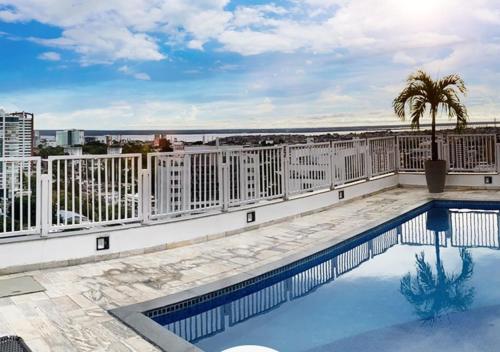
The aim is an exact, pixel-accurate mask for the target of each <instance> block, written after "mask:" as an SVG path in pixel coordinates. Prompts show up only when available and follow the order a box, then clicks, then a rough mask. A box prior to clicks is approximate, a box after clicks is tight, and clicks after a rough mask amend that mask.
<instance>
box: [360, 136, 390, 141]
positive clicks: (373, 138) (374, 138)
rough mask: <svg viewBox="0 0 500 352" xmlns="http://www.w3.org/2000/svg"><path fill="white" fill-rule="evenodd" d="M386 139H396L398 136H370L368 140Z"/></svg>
mask: <svg viewBox="0 0 500 352" xmlns="http://www.w3.org/2000/svg"><path fill="white" fill-rule="evenodd" d="M384 139H396V136H385V137H370V138H367V140H368V141H376V140H384Z"/></svg>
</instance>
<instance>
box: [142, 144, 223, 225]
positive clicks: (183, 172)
mask: <svg viewBox="0 0 500 352" xmlns="http://www.w3.org/2000/svg"><path fill="white" fill-rule="evenodd" d="M148 169H149V170H151V182H152V183H151V218H152V219H154V218H158V217H161V216H166V215H170V216H178V215H182V214H186V213H197V212H200V211H207V210H210V209H217V208H221V207H222V154H221V152H220V151H218V150H216V151H213V150H211V151H199V152H180V153H175V152H173V153H151V154H149V155H148Z"/></svg>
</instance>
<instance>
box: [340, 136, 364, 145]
mask: <svg viewBox="0 0 500 352" xmlns="http://www.w3.org/2000/svg"><path fill="white" fill-rule="evenodd" d="M353 142H359V143H366V139H365V138H355V139H343V140H340V141H333V142H332V145H334V144H341V143H353Z"/></svg>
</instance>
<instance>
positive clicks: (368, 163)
mask: <svg viewBox="0 0 500 352" xmlns="http://www.w3.org/2000/svg"><path fill="white" fill-rule="evenodd" d="M365 153H366V154H365V155H366V157H365V161H366V166H365V167H366V178H367V179H368V180H369V179H370V178H372V151H371V148H370V141H369V140H368V139H366V146H365Z"/></svg>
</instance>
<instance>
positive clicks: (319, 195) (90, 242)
mask: <svg viewBox="0 0 500 352" xmlns="http://www.w3.org/2000/svg"><path fill="white" fill-rule="evenodd" d="M485 176H491V178H492V179H491V180H492V183H491V184H485ZM446 184H447V187H450V188H456V187H467V188H481V189H500V175H475V174H451V175H448V176H447V181H446ZM398 185H401V186H410V187H423V186H425V176H424V175H423V174H422V173H400V174H397V175H388V176H384V177H380V178H377V179H373V180H370V181H368V182H359V183H355V184H351V185H348V186H345V187H341V188H337V189H335V190H332V191H322V192H314V193H309V194H306V195H301V196H298V197H295V198H292V199H290V200H288V201H282V200H276V201H272V202H268V203H265V204H259V205H255V206H252V205H249V206H246V207H243V208H241V209H231V210H230V211H229V212H225V213H213V214H205V215H203V216H199V217H196V218H186V219H179V220H176V221H172V220H170V221H168V222H157V223H151V224H147V225H145V224H134V225H129V226H125V227H115V228H113V227H109V228H106V229H93V230H87V231H80V232H72V233H68V232H66V233H59V234H51V235H49V237H46V238H40V237H39V236H38V235H37V236H30V237H22V238H19V239H14V240H11V241H10V242H4V243H1V244H0V274H2V273H11V272H19V271H26V270H31V269H38V268H46V267H52V266H62V265H72V264H80V263H85V262H90V261H96V260H105V259H111V258H116V257H120V256H127V255H133V254H141V253H145V252H150V251H155V250H162V249H166V248H171V247H176V246H181V245H187V244H191V243H197V242H202V241H207V240H210V239H214V238H219V237H223V236H228V235H231V234H235V233H238V232H242V231H245V230H249V229H252V228H256V227H259V226H263V225H267V224H271V223H275V222H279V221H283V220H284V219H286V218H290V217H295V216H299V215H304V214H308V213H312V212H315V211H318V210H320V209H324V208H328V207H331V206H334V205H336V204H338V203H341V202H343V201H348V200H351V199H354V198H358V197H362V196H366V195H369V194H372V193H375V192H380V191H382V190H385V189H389V188H393V187H396V186H398ZM341 191H342V192H343V193H344V199H343V200H340V199H339V192H341ZM250 211H255V222H253V223H247V213H248V212H250ZM102 236H109V241H110V248H109V249H108V250H103V251H97V250H96V239H97V237H102Z"/></svg>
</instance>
